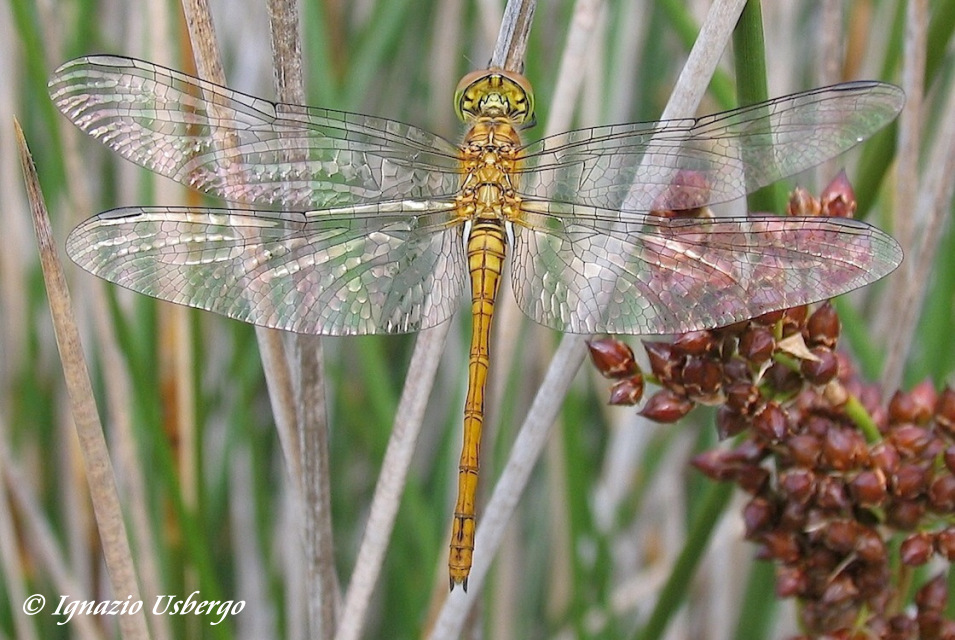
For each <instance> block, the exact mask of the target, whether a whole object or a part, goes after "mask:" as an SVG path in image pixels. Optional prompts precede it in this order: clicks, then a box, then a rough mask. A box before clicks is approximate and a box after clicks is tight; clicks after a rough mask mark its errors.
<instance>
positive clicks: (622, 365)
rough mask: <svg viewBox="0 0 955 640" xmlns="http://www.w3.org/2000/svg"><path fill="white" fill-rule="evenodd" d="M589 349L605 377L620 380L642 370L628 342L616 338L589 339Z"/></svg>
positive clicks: (595, 364)
mask: <svg viewBox="0 0 955 640" xmlns="http://www.w3.org/2000/svg"><path fill="white" fill-rule="evenodd" d="M587 349H588V350H589V351H590V359H591V360H592V361H593V363H594V366H595V367H596V368H597V371H599V372H600V373H601V375H603V376H604V377H605V378H610V379H612V380H618V379H620V378H627V377H629V376H633V375H636V374H637V373H639V372H640V367H639V366H638V365H637V360H636V359H635V358H634V357H633V350H632V349H630V346H629V345H628V344H627V343H626V342H622V341H620V340H617V339H615V338H600V339H597V340H588V341H587Z"/></svg>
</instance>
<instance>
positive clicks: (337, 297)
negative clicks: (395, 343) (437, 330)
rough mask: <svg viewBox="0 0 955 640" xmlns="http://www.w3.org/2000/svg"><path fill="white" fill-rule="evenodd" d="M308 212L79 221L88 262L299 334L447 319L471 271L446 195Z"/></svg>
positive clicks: (133, 215)
mask: <svg viewBox="0 0 955 640" xmlns="http://www.w3.org/2000/svg"><path fill="white" fill-rule="evenodd" d="M425 204H426V203H413V202H406V203H395V204H393V205H387V206H386V205H381V206H372V205H368V206H363V207H348V208H345V209H341V210H326V211H321V212H319V213H318V214H310V213H270V212H263V211H254V210H242V209H203V208H176V207H132V208H126V209H115V210H113V211H107V212H106V213H102V214H100V215H98V216H95V217H93V218H90V219H89V220H86V221H85V222H83V223H82V224H80V225H79V226H78V227H77V228H76V229H74V230H73V232H72V233H71V234H70V236H69V238H68V239H67V245H66V250H67V253H69V255H70V257H71V258H72V259H73V260H74V261H76V263H77V264H79V265H80V266H81V267H83V268H84V269H86V270H87V271H89V272H90V273H93V274H95V275H97V276H100V277H101V278H105V279H106V280H109V281H110V282H115V283H116V284H119V285H122V286H124V287H128V288H129V289H132V290H134V291H138V292H140V293H144V294H146V295H150V296H153V297H156V298H161V299H163V300H168V301H170V302H175V303H177V304H184V305H188V306H191V307H198V308H200V309H207V310H209V311H215V312H216V313H220V314H222V315H225V316H229V317H230V318H235V319H237V320H242V321H244V322H251V323H253V324H258V325H263V326H266V327H273V328H276V329H285V330H288V331H295V332H299V333H320V334H325V335H344V334H368V333H406V332H412V331H418V330H419V329H423V328H426V327H431V326H434V325H436V324H439V323H441V322H443V321H445V320H447V319H448V318H449V317H450V316H451V315H452V314H453V312H454V310H455V309H456V308H457V305H458V304H459V302H460V298H461V295H462V293H463V292H464V284H465V282H466V280H467V262H466V260H465V257H464V250H463V244H462V240H461V227H460V225H457V226H450V225H449V222H450V221H451V219H452V212H451V211H450V210H449V208H448V207H446V206H445V205H443V204H441V203H436V204H434V205H433V206H427V207H426V206H424V205H425Z"/></svg>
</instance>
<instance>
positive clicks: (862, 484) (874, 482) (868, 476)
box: [849, 469, 888, 507]
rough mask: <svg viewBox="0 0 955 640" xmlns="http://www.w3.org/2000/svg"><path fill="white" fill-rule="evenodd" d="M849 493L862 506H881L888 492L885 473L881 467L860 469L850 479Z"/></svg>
mask: <svg viewBox="0 0 955 640" xmlns="http://www.w3.org/2000/svg"><path fill="white" fill-rule="evenodd" d="M849 493H850V494H851V495H852V497H853V499H854V500H855V501H856V502H857V503H859V504H860V505H862V506H865V507H878V506H880V505H881V504H882V502H883V501H884V500H885V498H886V495H887V494H888V488H887V483H886V480H885V474H884V473H883V472H882V470H881V469H872V470H865V471H860V472H859V473H857V474H856V476H855V477H854V478H853V479H852V480H850V481H849Z"/></svg>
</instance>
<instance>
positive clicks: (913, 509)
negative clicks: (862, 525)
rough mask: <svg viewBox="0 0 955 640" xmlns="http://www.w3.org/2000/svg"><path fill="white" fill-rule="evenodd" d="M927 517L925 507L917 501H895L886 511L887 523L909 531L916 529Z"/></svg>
mask: <svg viewBox="0 0 955 640" xmlns="http://www.w3.org/2000/svg"><path fill="white" fill-rule="evenodd" d="M924 515H925V506H924V505H923V504H922V503H921V502H918V501H917V500H893V501H891V502H890V503H889V504H888V506H887V507H886V510H885V519H886V523H888V524H889V525H891V526H893V527H895V528H896V529H902V530H903V531H908V530H911V529H914V528H915V527H917V526H918V525H919V523H920V522H921V521H922V516H924Z"/></svg>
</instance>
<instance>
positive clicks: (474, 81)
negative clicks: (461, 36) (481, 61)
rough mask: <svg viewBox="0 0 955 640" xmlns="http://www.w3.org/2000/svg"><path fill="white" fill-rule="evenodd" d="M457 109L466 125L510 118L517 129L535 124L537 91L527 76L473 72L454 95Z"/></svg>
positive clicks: (486, 70)
mask: <svg viewBox="0 0 955 640" xmlns="http://www.w3.org/2000/svg"><path fill="white" fill-rule="evenodd" d="M454 108H455V111H456V112H457V114H458V117H459V118H461V120H463V121H464V122H468V123H470V122H474V121H475V120H477V119H478V118H481V117H484V118H506V119H507V120H509V121H510V122H511V123H512V124H514V125H523V126H531V125H533V124H534V90H533V89H531V83H530V82H528V81H527V78H525V77H524V76H522V75H520V74H518V73H514V72H513V71H505V70H504V69H484V70H481V71H472V72H471V73H469V74H468V75H466V76H464V77H463V78H461V82H459V83H458V88H457V91H455V92H454Z"/></svg>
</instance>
